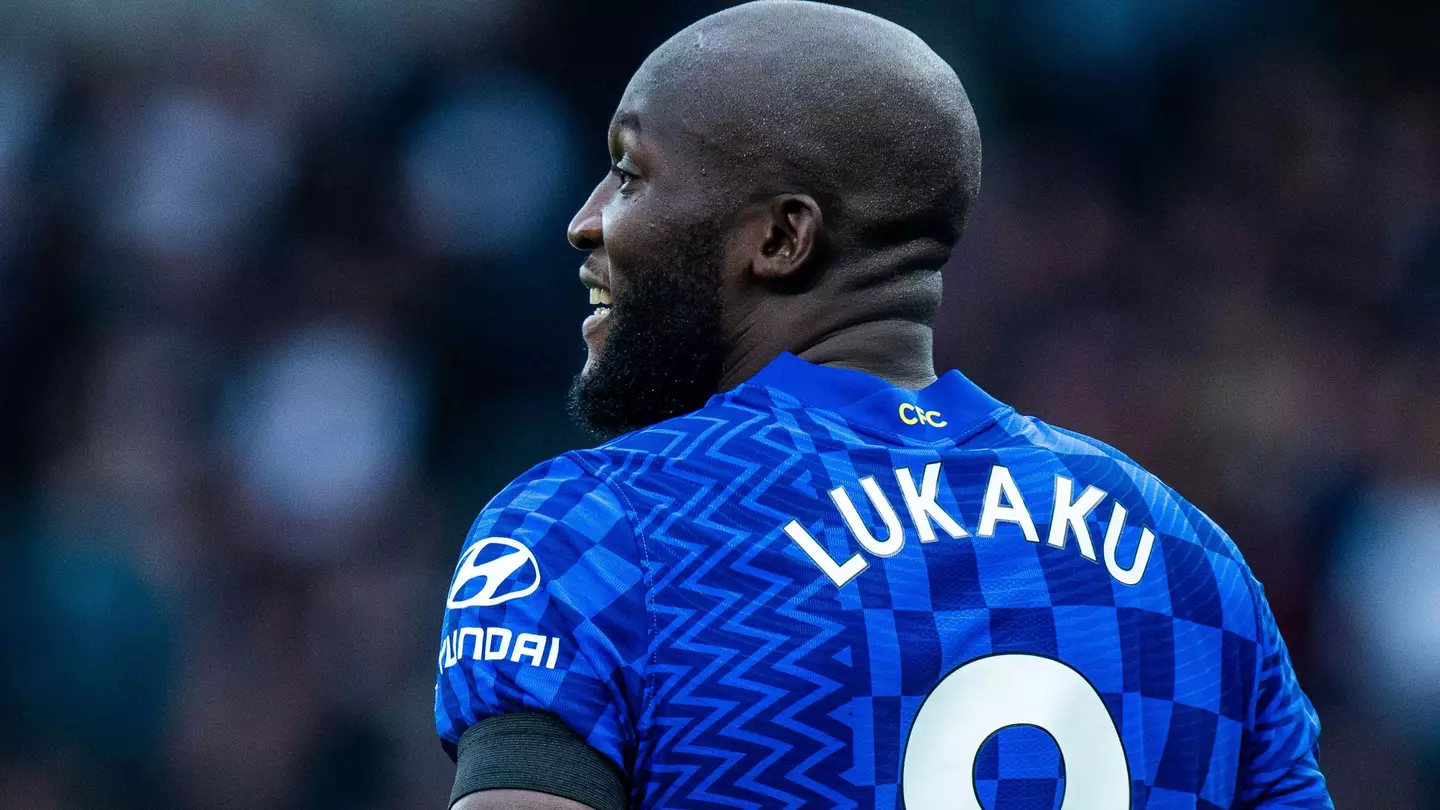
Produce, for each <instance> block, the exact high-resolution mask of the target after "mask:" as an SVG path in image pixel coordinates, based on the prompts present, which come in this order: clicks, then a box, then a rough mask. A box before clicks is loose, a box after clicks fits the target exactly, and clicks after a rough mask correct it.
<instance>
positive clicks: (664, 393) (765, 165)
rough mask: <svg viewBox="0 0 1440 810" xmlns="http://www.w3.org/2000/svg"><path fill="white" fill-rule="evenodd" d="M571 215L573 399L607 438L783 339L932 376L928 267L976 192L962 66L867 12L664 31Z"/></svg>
mask: <svg viewBox="0 0 1440 810" xmlns="http://www.w3.org/2000/svg"><path fill="white" fill-rule="evenodd" d="M609 150H610V158H611V162H612V169H611V172H610V175H609V176H607V177H606V179H605V180H604V181H602V182H601V183H600V184H599V185H598V186H596V188H595V191H594V192H592V193H591V195H590V199H589V200H587V201H586V203H585V205H584V206H583V207H582V208H581V209H580V212H579V213H577V214H576V216H575V219H574V220H573V221H572V222H571V224H570V242H571V244H573V245H575V247H577V248H580V249H581V250H587V251H590V257H589V258H588V259H587V260H586V262H585V266H584V269H582V271H581V279H582V281H584V283H585V284H586V285H587V286H590V287H591V288H592V289H593V290H595V292H594V293H593V294H592V298H593V300H595V301H598V302H599V303H600V307H599V308H598V309H597V310H596V312H595V314H594V315H593V316H592V317H591V318H590V319H587V321H586V326H585V338H586V342H587V344H588V346H589V359H588V361H587V363H586V366H585V369H584V371H582V372H581V374H580V376H579V377H578V378H577V380H576V384H575V386H574V389H573V391H572V405H573V406H574V408H575V413H576V414H577V415H578V416H579V417H580V418H581V420H582V421H584V422H586V423H587V424H589V425H591V426H592V427H594V428H596V429H597V430H598V431H599V432H601V433H605V434H613V433H619V432H623V431H625V430H631V429H635V428H638V427H642V426H644V425H648V424H651V423H653V422H656V421H659V420H661V419H665V418H667V417H669V416H674V415H676V414H679V413H684V412H685V411H688V410H693V409H695V408H698V407H699V406H700V405H703V404H704V402H705V400H706V399H707V398H708V397H710V396H712V395H714V394H715V393H718V392H719V391H722V390H725V389H727V388H730V387H732V386H734V385H737V384H739V383H740V382H743V381H744V380H745V379H747V378H748V377H749V376H750V375H752V374H754V373H755V372H756V371H758V370H759V369H760V368H761V367H763V366H764V365H765V364H767V363H768V362H769V361H770V360H772V359H774V358H775V356H776V355H778V354H780V353H782V352H787V351H788V352H793V353H795V354H797V355H800V356H801V357H803V358H805V359H807V360H810V361H812V362H816V363H822V364H830V365H838V366H844V367H849V368H856V369H860V370H863V371H869V372H870V373H873V374H876V375H877V376H881V377H884V378H885V379H887V380H890V381H891V382H893V383H895V384H897V385H908V386H911V387H921V386H923V385H925V384H926V383H928V382H929V381H930V380H933V379H934V368H933V364H932V361H931V358H930V351H931V338H932V335H931V331H930V330H931V326H932V324H933V321H934V318H935V315H936V313H937V312H938V310H939V305H940V293H941V279H940V267H941V266H942V265H944V264H945V262H946V261H947V260H948V259H949V257H950V251H951V249H952V248H953V247H954V246H955V244H956V242H957V241H958V240H959V239H960V236H961V234H962V233H963V231H964V228H965V223H966V220H967V219H968V217H969V215H970V209H971V207H972V206H973V204H974V202H975V198H976V195H977V193H978V191H979V187H980V133H979V129H978V128H977V126H976V123H975V113H974V111H973V110H972V109H971V106H970V101H969V99H968V98H966V95H965V90H964V88H963V87H962V86H961V84H960V80H959V79H958V78H957V77H956V76H955V72H954V71H953V70H952V69H951V68H950V66H949V65H947V64H946V63H945V62H944V60H942V59H940V57H939V56H937V55H936V54H935V52H934V51H932V50H931V49H930V48H929V47H928V46H927V45H926V44H925V43H924V42H923V41H922V40H921V39H920V38H919V37H917V36H916V35H914V34H913V33H911V32H909V31H907V30H906V29H904V28H901V27H900V26H898V25H895V24H894V23H891V22H888V21H886V20H883V19H881V18H879V17H876V16H874V15H871V14H865V13H863V12H859V11H854V10H851V9H846V8H840V7H838V6H830V5H825V4H822V3H812V2H800V1H798V0H759V1H758V2H752V3H746V4H744V5H740V6H736V7H734V8H730V9H727V10H725V11H721V12H719V13H717V14H712V15H710V16H709V17H706V18H704V19H702V20H700V21H699V22H696V23H695V24H693V25H691V26H689V27H687V28H685V29H684V30H683V31H681V32H680V33H678V34H676V35H675V36H673V37H671V38H670V39H669V40H667V41H666V42H665V43H664V44H662V45H661V46H660V47H659V48H657V49H655V51H654V52H653V53H651V54H650V56H649V57H648V58H647V59H646V60H645V62H644V64H642V65H641V66H640V69H639V70H638V71H637V72H636V74H635V76H634V78H632V79H631V81H630V84H629V86H628V87H627V88H626V90H625V94H624V96H623V97H622V98H621V100H620V104H619V106H618V108H617V109H616V112H615V116H614V118H613V119H612V121H611V125H610V132H609Z"/></svg>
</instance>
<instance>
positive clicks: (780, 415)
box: [436, 355, 1330, 810]
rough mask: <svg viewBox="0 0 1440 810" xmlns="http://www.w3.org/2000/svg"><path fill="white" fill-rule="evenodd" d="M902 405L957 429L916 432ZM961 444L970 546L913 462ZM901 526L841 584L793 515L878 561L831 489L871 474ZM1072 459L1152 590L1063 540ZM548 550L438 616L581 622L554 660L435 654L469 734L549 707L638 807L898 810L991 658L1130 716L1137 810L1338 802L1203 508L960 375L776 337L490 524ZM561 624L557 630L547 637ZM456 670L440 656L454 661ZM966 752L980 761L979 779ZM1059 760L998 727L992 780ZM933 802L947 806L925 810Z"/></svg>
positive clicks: (1257, 616)
mask: <svg viewBox="0 0 1440 810" xmlns="http://www.w3.org/2000/svg"><path fill="white" fill-rule="evenodd" d="M905 402H909V403H911V404H912V405H916V406H919V407H922V408H924V409H926V410H931V411H935V412H938V413H939V414H941V415H942V417H940V418H938V419H936V420H934V421H943V422H944V424H943V425H941V426H939V427H935V426H930V425H926V424H919V425H913V426H911V425H907V424H906V423H904V422H902V421H901V420H900V419H898V418H897V405H899V404H901V403H905ZM936 461H939V462H941V464H942V468H941V483H940V487H939V490H938V497H937V501H938V504H939V505H940V507H941V508H943V509H944V510H945V511H946V512H947V513H948V514H950V515H951V516H953V517H954V518H955V519H956V520H957V521H959V522H960V524H961V525H963V526H964V527H965V529H966V530H967V531H968V533H969V535H968V536H965V537H961V538H959V539H952V538H950V537H949V536H948V535H946V534H945V533H944V532H938V539H937V540H936V541H935V542H929V543H923V544H922V543H920V542H919V538H918V536H917V534H916V530H915V527H914V525H913V522H912V520H911V516H910V515H909V514H908V512H907V511H906V509H905V508H904V506H903V504H904V500H903V496H902V493H901V491H900V490H899V487H898V485H897V481H896V476H895V474H894V472H893V471H894V470H895V469H898V468H909V469H910V470H911V471H912V472H913V474H914V476H915V480H916V481H919V480H920V477H921V471H922V470H923V469H924V467H925V465H926V464H927V463H931V462H936ZM996 465H1003V466H1005V467H1006V468H1008V469H1009V470H1010V472H1011V474H1012V476H1013V477H1014V480H1015V483H1016V485H1017V486H1018V488H1019V491H1020V493H1021V496H1022V500H1023V501H1024V502H1025V503H1026V505H1027V506H1028V508H1029V511H1030V513H1031V515H1032V517H1033V518H1034V521H1035V523H1036V525H1037V528H1038V529H1039V534H1040V538H1041V542H1040V543H1038V544H1036V543H1030V542H1027V541H1026V540H1025V538H1024V535H1023V533H1022V531H1021V529H1020V528H1019V527H1018V526H1017V525H1015V524H1014V523H1006V522H1002V523H1000V524H999V525H998V528H997V529H996V531H995V532H994V535H993V536H991V537H982V536H978V521H979V516H980V515H979V511H980V505H981V504H982V503H983V497H984V492H985V489H986V485H987V482H988V480H989V476H990V474H991V470H992V468H993V467H995V466H996ZM867 476H873V477H874V479H875V481H876V482H877V483H878V484H879V486H880V488H881V490H882V491H883V492H884V494H885V496H886V498H887V499H888V500H889V501H890V503H891V504H893V505H895V508H896V511H897V512H898V513H899V515H900V519H901V525H902V527H903V530H904V531H905V533H906V543H905V545H904V547H903V548H902V549H901V551H900V552H899V553H897V554H895V555H894V556H891V557H886V558H881V557H878V556H873V555H865V554H864V553H863V552H862V556H863V557H864V558H865V559H866V561H867V562H868V567H867V568H866V570H865V571H864V572H863V573H861V574H859V575H858V576H857V577H856V578H855V579H854V580H853V581H851V582H849V583H848V584H846V585H845V586H844V587H839V588H837V587H836V586H835V585H834V584H833V582H831V581H830V580H829V579H828V578H827V577H826V576H825V575H824V574H823V573H822V572H821V571H820V569H819V568H818V567H817V566H816V565H815V563H814V562H812V560H811V559H810V558H809V557H808V556H806V554H805V553H804V552H803V551H802V550H801V549H800V548H799V546H798V545H797V544H796V543H795V542H793V541H792V540H790V538H789V537H788V536H787V535H786V534H785V533H784V532H783V531H782V528H783V526H785V525H786V524H787V523H789V522H790V521H791V520H795V521H798V522H799V523H800V524H801V526H803V527H804V528H805V529H806V530H807V531H809V532H810V534H811V535H812V536H813V537H815V538H816V539H817V541H818V542H819V543H820V544H821V545H822V546H824V547H825V548H827V549H828V551H829V553H830V554H831V556H832V557H834V558H835V560H837V561H843V560H845V559H847V558H848V557H849V556H850V555H852V554H854V553H856V552H857V550H859V545H858V544H857V541H856V539H855V538H853V537H852V536H851V534H850V532H849V530H848V529H847V528H846V526H845V524H844V522H843V521H842V519H841V516H840V515H839V513H838V512H837V510H836V507H835V505H834V504H833V502H832V500H831V498H830V497H829V496H828V495H827V493H828V492H829V491H830V490H831V489H832V488H834V487H840V486H843V487H845V488H846V490H847V491H848V492H849V493H850V494H851V496H852V500H853V501H854V503H855V506H856V508H857V509H858V510H859V513H860V515H861V517H862V519H863V521H864V523H865V525H866V526H869V527H872V531H873V532H874V533H875V534H876V536H877V537H878V538H881V539H883V538H884V537H885V534H886V529H885V521H884V519H883V516H882V515H880V514H877V512H876V510H875V509H874V508H873V506H872V504H871V503H870V500H869V498H868V497H866V496H865V495H864V494H863V491H862V490H861V488H860V486H859V483H858V482H859V481H860V480H861V479H863V478H865V477H867ZM1056 476H1064V477H1066V478H1069V479H1071V480H1072V481H1074V482H1075V492H1076V493H1077V494H1078V493H1079V492H1080V491H1082V490H1083V489H1084V488H1085V487H1086V486H1094V487H1097V488H1099V489H1101V490H1103V491H1105V492H1106V493H1107V498H1106V500H1105V501H1103V502H1102V503H1101V505H1100V507H1099V508H1097V509H1095V510H1093V511H1092V512H1091V513H1090V515H1089V516H1088V518H1087V525H1088V527H1089V530H1090V535H1091V538H1092V540H1093V543H1094V545H1095V550H1096V552H1097V554H1099V553H1100V551H1101V548H1102V546H1103V538H1104V536H1105V528H1106V526H1107V525H1108V523H1109V518H1110V509H1111V504H1112V503H1113V502H1115V501H1118V502H1119V503H1121V504H1122V505H1123V506H1124V507H1125V508H1126V509H1127V510H1128V514H1127V517H1126V519H1125V526H1126V528H1125V531H1124V533H1123V534H1122V535H1121V539H1120V543H1119V554H1118V558H1119V559H1120V560H1122V561H1129V560H1131V559H1133V557H1134V555H1135V550H1136V548H1137V545H1138V543H1139V536H1140V532H1141V528H1142V527H1144V528H1147V529H1149V530H1151V531H1152V532H1153V533H1154V534H1155V536H1156V541H1155V546H1154V550H1153V552H1152V554H1151V556H1150V559H1149V564H1148V566H1147V568H1146V571H1145V575H1144V577H1143V579H1142V580H1141V581H1140V583H1139V584H1137V585H1134V586H1127V585H1124V584H1121V583H1119V582H1117V581H1116V580H1115V579H1113V578H1112V577H1111V576H1110V575H1109V574H1108V573H1107V570H1106V568H1105V566H1104V564H1103V563H1100V562H1095V561H1092V560H1089V559H1087V558H1085V557H1084V556H1082V555H1081V553H1080V552H1079V550H1078V548H1077V542H1076V540H1075V538H1074V537H1073V536H1071V537H1069V539H1068V541H1067V543H1066V546H1065V547H1064V548H1055V547H1053V546H1050V545H1049V544H1048V543H1046V542H1045V538H1046V537H1047V529H1048V526H1047V525H1046V524H1047V522H1048V521H1049V518H1050V507H1051V499H1052V497H1053V492H1054V489H1055V480H1056ZM494 535H503V536H507V537H514V538H516V539H518V540H520V541H522V542H525V543H527V544H528V545H530V546H531V547H532V548H533V549H534V551H535V554H536V556H537V558H538V559H539V561H540V567H541V570H542V576H543V577H544V580H545V582H544V585H543V586H542V589H541V592H540V593H538V594H536V595H535V596H533V597H527V598H524V599H517V600H514V601H511V602H507V603H505V604H503V605H499V606H496V607H489V608H462V609H459V610H451V611H449V612H447V615H446V622H445V632H446V634H447V635H449V634H450V633H452V632H453V631H454V630H455V628H457V627H461V626H466V625H472V624H480V625H485V626H491V625H493V624H503V626H506V627H509V628H512V629H513V630H515V631H516V632H523V631H529V630H532V629H534V632H539V633H543V634H546V635H550V636H558V637H561V638H562V639H563V642H562V643H563V644H564V645H565V646H564V652H563V653H562V655H561V660H560V665H559V666H557V668H556V669H555V670H545V669H541V668H536V667H526V666H524V665H520V664H511V663H509V662H489V661H474V660H470V659H462V660H461V662H460V665H459V666H455V667H451V668H448V669H445V668H442V669H441V671H440V678H439V684H438V688H437V696H436V718H437V723H438V725H439V728H440V733H441V736H442V738H443V739H445V740H447V741H449V742H450V743H453V742H454V741H455V740H456V739H457V738H458V736H459V734H460V733H461V732H463V731H464V729H465V728H466V727H467V726H468V725H469V724H471V723H473V722H475V721H476V720H477V719H480V718H482V717H484V716H488V715H490V714H494V713H498V712H507V711H516V710H522V709H527V708H543V709H548V710H551V711H555V712H557V713H558V714H560V716H561V717H563V718H564V719H565V720H566V721H567V722H568V723H569V724H570V725H571V726H572V727H574V728H575V729H576V730H577V731H579V732H580V733H581V734H582V735H584V736H586V738H587V739H588V740H589V741H590V742H591V744H592V745H594V746H595V747H596V748H598V749H599V750H601V751H602V752H604V753H605V754H607V755H609V756H610V757H611V758H612V759H613V760H614V761H615V762H616V763H617V764H619V765H620V766H621V767H622V769H624V770H625V771H626V772H627V773H630V774H632V776H633V795H632V806H635V807H697V808H698V807H707V808H708V807H716V808H718V807H755V808H761V807H764V808H770V807H863V808H869V807H877V808H878V807H884V808H891V807H900V806H902V805H901V802H902V798H901V797H902V795H903V787H902V785H901V777H902V774H903V757H904V751H905V744H906V740H907V738H908V736H909V732H910V727H911V725H912V723H913V722H914V719H915V716H916V713H917V712H918V710H919V708H920V705H921V703H922V702H923V701H924V699H925V697H926V696H927V695H928V694H929V693H930V692H931V690H932V689H934V687H935V685H936V684H937V683H938V682H939V680H940V679H941V678H942V677H943V676H944V675H946V674H947V673H949V672H951V671H952V670H954V669H955V668H956V667H957V666H960V665H962V664H964V663H965V662H967V661H971V660H972V659H975V658H978V657H980V656H985V655H989V654H992V653H999V652H1021V653H1029V654H1032V655H1041V656H1048V657H1051V658H1056V659H1059V660H1060V661H1063V662H1065V663H1066V664H1068V665H1069V666H1070V667H1073V668H1074V669H1076V670H1077V671H1079V672H1080V673H1081V674H1083V675H1084V677H1085V678H1086V679H1087V680H1088V681H1089V682H1090V684H1091V685H1093V687H1094V688H1095V690H1096V691H1097V692H1098V693H1099V694H1100V696H1101V698H1102V699H1103V701H1104V703H1105V706H1106V707H1107V708H1108V709H1109V713H1110V715H1111V718H1112V719H1113V721H1114V724H1115V728H1116V729H1117V730H1118V731H1119V734H1120V737H1121V739H1122V742H1123V746H1124V749H1125V754H1126V757H1127V760H1128V765H1129V772H1130V777H1131V785H1130V795H1131V806H1132V807H1134V808H1182V807H1183V808H1228V807H1232V806H1240V805H1243V806H1247V807H1248V806H1266V807H1268V806H1285V807H1329V806H1330V804H1329V799H1328V796H1327V795H1326V792H1325V787H1324V780H1323V778H1322V777H1321V776H1320V774H1319V771H1318V768H1317V767H1316V766H1315V761H1314V750H1315V746H1316V737H1317V735H1318V730H1319V724H1318V720H1317V719H1316V717H1315V714H1314V711H1313V709H1312V708H1311V707H1310V704H1309V702H1308V701H1307V700H1306V699H1305V696H1304V695H1303V694H1302V693H1301V692H1300V689H1299V686H1298V684H1297V683H1296V681H1295V677H1294V673H1293V671H1292V670H1291V667H1290V664H1289V659H1288V656H1287V655H1286V653H1285V649H1284V645H1283V643H1282V642H1281V640H1280V638H1279V634H1278V632H1277V631H1276V630H1275V624H1274V620H1273V617H1272V616H1271V615H1270V612H1269V608H1268V607H1267V606H1266V604H1265V602H1264V599H1263V596H1262V591H1261V589H1260V587H1259V585H1258V584H1257V583H1256V582H1255V581H1254V579H1253V577H1252V576H1251V574H1250V572H1249V570H1248V568H1247V567H1246V565H1245V562H1244V560H1243V559H1242V558H1241V556H1240V554H1239V552H1238V551H1236V549H1235V546H1234V545H1233V544H1232V543H1231V542H1230V540H1229V539H1228V538H1227V537H1226V536H1225V535H1224V533H1223V532H1221V531H1220V530H1219V529H1218V528H1217V527H1216V526H1215V525H1214V524H1213V523H1212V522H1211V521H1210V520H1209V519H1208V518H1206V517H1205V516H1204V515H1203V514H1201V513H1200V512H1199V510H1197V509H1195V508H1194V507H1193V506H1191V505H1189V504H1188V503H1186V502H1185V501H1184V500H1183V499H1182V498H1180V497H1179V496H1178V495H1177V494H1176V493H1174V492H1173V491H1172V490H1170V489H1169V488H1167V487H1165V486H1164V485H1163V484H1161V483H1160V482H1159V481H1157V480H1156V479H1155V478H1154V477H1153V476H1151V475H1149V474H1148V473H1146V472H1145V471H1144V470H1142V469H1141V468H1140V467H1138V466H1137V465H1136V464H1134V462H1132V461H1130V460H1129V459H1127V458H1125V457H1124V456H1123V455H1121V454H1119V453H1118V452H1116V451H1115V450H1113V449H1111V448H1109V447H1107V446H1105V445H1103V444H1100V443H1099V442H1096V441H1094V440H1092V439H1089V438H1086V437H1083V436H1078V435H1076V434H1072V433H1068V432H1065V431H1061V430H1058V429H1056V428H1052V427H1050V426H1048V425H1046V424H1044V423H1042V422H1040V421H1038V420H1035V419H1032V418H1029V417H1024V416H1020V415H1018V414H1016V413H1015V412H1014V411H1013V410H1011V409H1009V408H1008V407H1006V406H1004V405H1002V404H1000V403H998V402H996V401H994V400H993V399H990V398H989V397H988V395H985V394H984V393H983V392H981V391H980V390H979V389H977V388H975V387H974V386H973V385H972V384H971V383H969V382H968V381H967V380H965V379H964V378H963V377H962V376H960V375H959V374H958V373H957V372H951V373H950V374H947V375H946V376H945V377H943V378H941V380H940V381H939V382H937V383H936V384H935V385H933V386H931V387H930V388H928V389H926V390H924V391H921V392H910V391H903V390H900V389H895V388H891V387H889V386H887V385H885V384H884V383H882V382H880V381H878V380H876V379H874V378H871V377H868V376H866V375H862V374H858V373H856V372H849V371H843V370H837V369H824V368H817V367H815V366H811V365H809V364H807V363H804V362H803V361H800V360H798V359H796V358H794V357H790V356H788V355H787V356H782V357H781V358H780V359H779V360H777V361H776V362H775V363H773V364H772V365H771V366H770V367H769V368H767V369H766V371H765V372H762V373H761V374H760V375H759V376H757V377H756V378H755V379H754V380H752V381H751V382H750V383H747V384H746V385H742V386H740V387H739V388H737V389H735V390H734V391H731V392H729V393H727V394H725V395H722V396H719V397H716V398H715V399H713V400H711V402H710V404H709V405H707V406H706V407H705V408H703V409H702V410H700V411H697V412H695V413H693V414H690V415H688V416H684V417H681V418H678V419H673V420H670V421H667V422H664V423H661V424H659V425H656V426H654V427H651V428H648V429H646V430H642V431H639V432H637V433H633V434H630V435H628V436H625V437H622V438H620V439H618V440H616V441H614V442H611V443H609V444H607V445H604V446H602V447H600V448H597V449H595V450H590V451H584V452H578V453H571V454H567V455H566V456H563V457H561V458H559V459H556V460H554V461H551V462H548V463H547V464H544V465H541V466H540V467H537V468H536V469H535V470H532V471H531V472H530V473H527V474H526V475H525V476H523V477H522V478H520V479H518V480H517V481H516V482H515V483H513V484H512V485H511V486H510V487H509V488H508V489H507V490H506V491H505V492H503V493H502V494H501V495H500V496H499V497H497V499H496V500H495V502H493V503H492V504H491V505H490V506H489V507H487V509H486V510H485V512H484V513H482V515H481V516H480V518H479V520H478V521H477V522H476V525H475V528H474V529H472V531H471V534H470V540H469V542H472V543H473V542H477V541H478V540H479V539H481V538H485V537H489V536H494ZM535 628H538V629H535ZM442 663H443V662H442ZM961 767H963V763H958V764H957V769H958V768H961ZM1064 773H1065V771H1064V761H1063V757H1062V756H1061V753H1060V750H1059V748H1058V747H1057V746H1056V743H1055V742H1054V740H1053V739H1051V737H1050V736H1049V735H1048V734H1046V733H1045V732H1044V731H1042V730H1040V729H1038V728H1035V727H1033V726H1012V727H1008V728H1005V729H1003V730H1000V731H998V732H997V733H995V734H994V735H992V737H991V738H990V739H989V740H988V741H987V742H986V743H985V745H984V746H982V748H981V750H980V754H979V756H978V757H977V759H976V761H975V763H974V765H973V772H972V780H971V782H972V784H973V788H974V790H975V792H976V795H977V796H978V797H979V798H980V800H981V801H982V803H983V805H984V806H985V807H987V808H992V810H1015V809H1016V808H1055V807H1059V806H1060V803H1061V801H1062V799H1063V796H1064ZM911 810H928V809H927V808H918V807H915V808H911Z"/></svg>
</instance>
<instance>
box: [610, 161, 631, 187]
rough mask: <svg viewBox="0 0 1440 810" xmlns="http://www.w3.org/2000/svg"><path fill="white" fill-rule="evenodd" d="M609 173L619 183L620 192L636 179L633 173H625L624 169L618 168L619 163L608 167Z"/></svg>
mask: <svg viewBox="0 0 1440 810" xmlns="http://www.w3.org/2000/svg"><path fill="white" fill-rule="evenodd" d="M610 173H611V174H613V175H615V177H616V179H618V180H619V181H620V190H621V191H625V190H626V187H627V186H629V185H630V183H631V181H633V180H635V179H636V175H635V173H634V172H630V171H626V170H625V169H622V168H620V164H619V163H615V164H612V165H611V166H610Z"/></svg>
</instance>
